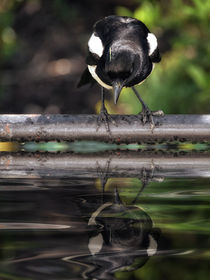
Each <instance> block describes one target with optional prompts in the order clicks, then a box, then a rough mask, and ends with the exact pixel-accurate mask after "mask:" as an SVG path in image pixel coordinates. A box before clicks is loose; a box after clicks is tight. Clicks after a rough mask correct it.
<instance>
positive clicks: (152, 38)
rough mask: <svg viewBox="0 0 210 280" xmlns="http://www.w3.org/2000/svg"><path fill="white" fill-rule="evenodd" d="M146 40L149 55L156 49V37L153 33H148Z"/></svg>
mask: <svg viewBox="0 0 210 280" xmlns="http://www.w3.org/2000/svg"><path fill="white" fill-rule="evenodd" d="M147 42H148V44H149V55H151V54H152V53H153V52H154V51H155V50H156V49H157V46H158V42H157V38H156V37H155V35H154V34H153V33H148V35H147Z"/></svg>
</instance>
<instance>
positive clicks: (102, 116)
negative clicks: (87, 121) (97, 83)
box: [96, 87, 116, 135]
mask: <svg viewBox="0 0 210 280" xmlns="http://www.w3.org/2000/svg"><path fill="white" fill-rule="evenodd" d="M110 122H111V123H113V124H114V125H116V122H115V121H114V120H113V119H112V117H111V116H110V115H109V113H108V112H107V109H106V107H105V103H104V88H103V87H102V88H101V110H100V113H99V115H98V119H97V128H96V131H98V129H99V127H100V126H101V123H104V124H105V127H106V131H107V132H108V133H109V135H111V130H110V127H109V124H110Z"/></svg>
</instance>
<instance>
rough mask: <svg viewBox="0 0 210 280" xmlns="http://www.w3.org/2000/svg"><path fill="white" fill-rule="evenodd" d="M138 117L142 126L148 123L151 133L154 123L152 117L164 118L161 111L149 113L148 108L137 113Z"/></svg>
mask: <svg viewBox="0 0 210 280" xmlns="http://www.w3.org/2000/svg"><path fill="white" fill-rule="evenodd" d="M139 115H140V116H141V121H142V123H143V125H145V124H146V123H149V124H150V128H151V130H152V131H153V129H154V128H155V121H154V118H153V117H155V116H159V117H161V116H164V112H163V111H162V110H158V111H150V110H149V108H145V109H144V110H142V112H140V113H139Z"/></svg>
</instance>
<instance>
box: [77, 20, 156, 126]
mask: <svg viewBox="0 0 210 280" xmlns="http://www.w3.org/2000/svg"><path fill="white" fill-rule="evenodd" d="M88 48H89V51H88V55H87V58H86V63H87V65H88V68H87V69H88V71H87V69H86V70H85V71H84V73H83V75H82V77H81V80H80V83H79V86H81V85H83V84H86V83H91V82H92V81H93V79H94V80H96V81H97V82H98V83H99V84H100V85H101V86H102V88H107V89H113V91H114V102H115V103H117V100H118V98H119V95H120V92H121V90H122V88H123V87H132V89H133V90H134V93H135V94H136V95H137V97H138V99H139V101H140V102H141V104H142V112H141V116H143V118H142V119H143V122H144V123H145V122H146V121H150V122H151V123H152V124H154V122H153V118H152V112H151V111H150V110H149V108H148V107H147V106H146V104H145V103H144V102H143V100H142V99H141V97H140V96H139V94H138V92H137V91H136V90H135V89H134V86H135V85H137V84H140V83H142V82H143V81H144V80H145V79H146V78H147V77H148V76H149V74H150V73H151V72H152V70H153V68H154V63H157V62H159V61H160V60H161V57H160V53H159V49H158V44H157V39H156V37H155V35H154V34H152V33H151V32H150V31H149V29H148V28H147V27H146V25H145V24H144V23H143V22H141V21H139V20H137V19H134V18H130V17H122V16H108V17H105V18H104V19H102V20H99V21H98V22H96V23H95V25H94V31H93V34H92V36H91V37H90V40H89V42H88ZM101 115H102V119H105V120H106V121H107V120H108V119H109V117H107V116H108V113H107V111H106V109H105V106H104V90H103V89H102V110H101Z"/></svg>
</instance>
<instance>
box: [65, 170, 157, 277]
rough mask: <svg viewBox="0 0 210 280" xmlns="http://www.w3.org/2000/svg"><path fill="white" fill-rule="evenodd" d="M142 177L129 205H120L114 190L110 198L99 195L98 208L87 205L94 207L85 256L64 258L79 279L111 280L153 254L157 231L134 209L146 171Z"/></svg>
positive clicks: (154, 252) (143, 213)
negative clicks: (76, 270) (76, 266)
mask: <svg viewBox="0 0 210 280" xmlns="http://www.w3.org/2000/svg"><path fill="white" fill-rule="evenodd" d="M145 172H146V173H145ZM145 174H146V176H144V175H145ZM142 175H143V177H142V187H141V189H140V191H139V192H138V194H137V197H135V198H134V200H133V201H132V203H131V204H130V205H126V204H125V203H123V202H122V200H121V198H120V195H119V192H118V186H115V187H114V191H113V193H112V196H111V197H110V194H109V195H108V194H106V192H102V193H103V195H102V196H103V197H102V203H101V204H99V205H97V203H95V205H94V204H93V203H90V202H89V206H87V208H89V207H90V206H93V205H94V206H95V209H94V211H92V214H91V215H90V217H89V220H88V221H87V222H88V227H89V228H90V232H89V238H88V244H87V247H88V251H89V254H83V255H77V256H71V257H66V258H64V260H65V261H68V262H71V263H72V262H73V263H77V264H80V265H82V266H83V267H84V270H83V273H82V275H83V278H85V279H115V277H114V274H115V272H119V271H133V270H136V269H139V268H141V267H142V266H143V265H144V264H145V263H146V262H147V261H148V260H149V258H150V257H152V256H154V255H155V254H156V253H157V248H158V240H159V236H160V230H159V229H158V228H155V227H153V222H152V219H151V217H150V216H149V215H148V214H147V213H146V212H145V211H144V209H142V208H141V207H138V206H136V205H135V203H136V202H137V199H138V198H139V197H140V193H141V192H142V191H143V189H144V188H145V186H146V185H147V183H148V182H149V180H150V179H149V177H148V172H147V171H145V170H143V172H142ZM146 177H147V179H146ZM103 182H104V181H103ZM103 182H102V183H103ZM103 188H104V186H103ZM86 211H87V212H88V211H89V210H87V209H86Z"/></svg>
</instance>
